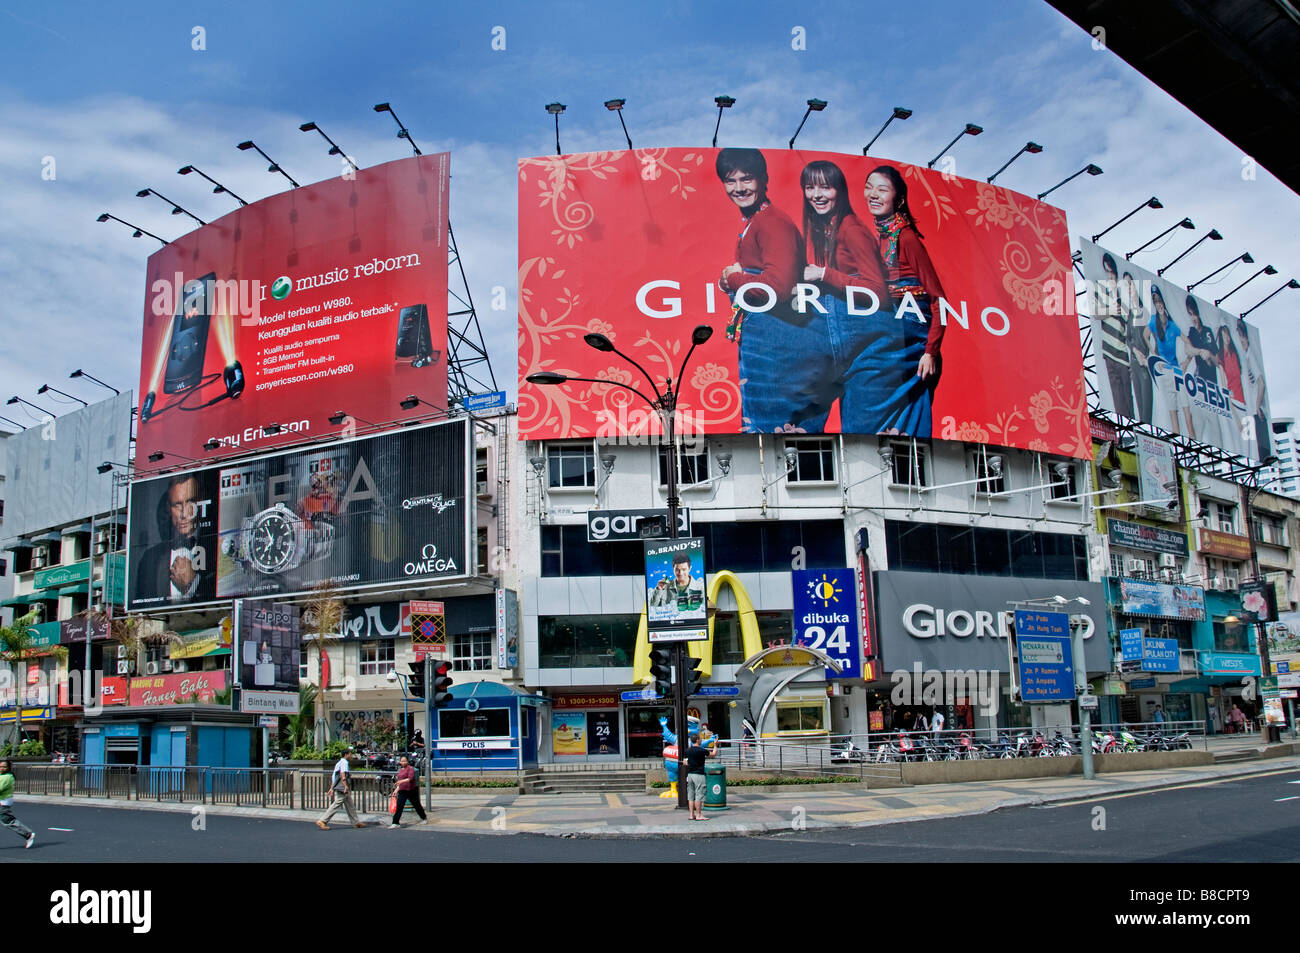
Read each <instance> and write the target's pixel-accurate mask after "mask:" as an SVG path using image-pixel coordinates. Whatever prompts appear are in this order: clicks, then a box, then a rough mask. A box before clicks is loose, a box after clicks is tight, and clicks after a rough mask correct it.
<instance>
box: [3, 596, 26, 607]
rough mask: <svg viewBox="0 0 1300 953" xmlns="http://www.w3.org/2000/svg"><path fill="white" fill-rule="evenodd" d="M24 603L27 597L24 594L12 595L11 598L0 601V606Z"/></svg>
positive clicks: (22, 604) (23, 604)
mask: <svg viewBox="0 0 1300 953" xmlns="http://www.w3.org/2000/svg"><path fill="white" fill-rule="evenodd" d="M25 605H27V597H26V596H14V597H13V598H12V599H5V600H4V601H3V602H0V607H3V606H25Z"/></svg>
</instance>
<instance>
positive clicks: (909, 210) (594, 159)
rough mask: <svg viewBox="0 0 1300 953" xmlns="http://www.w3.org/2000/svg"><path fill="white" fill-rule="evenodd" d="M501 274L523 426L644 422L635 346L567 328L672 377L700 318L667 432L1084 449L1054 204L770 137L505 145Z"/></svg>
mask: <svg viewBox="0 0 1300 953" xmlns="http://www.w3.org/2000/svg"><path fill="white" fill-rule="evenodd" d="M518 281H519V380H520V383H519V421H520V436H521V437H523V438H527V439H534V440H536V439H554V438H567V437H594V436H606V437H609V436H622V435H629V436H638V435H647V434H654V433H657V432H658V429H659V422H658V419H657V418H656V417H655V415H654V414H653V413H652V412H650V411H648V410H646V409H645V408H642V407H639V406H637V404H636V402H634V401H630V400H629V399H628V396H627V394H626V392H625V391H624V390H623V389H622V388H620V387H618V386H616V384H620V383H621V384H627V385H633V384H636V383H637V372H636V370H635V368H633V367H632V366H630V365H629V363H628V362H627V361H626V360H624V359H623V358H620V357H618V356H617V355H613V354H606V353H602V352H600V351H597V350H595V349H593V348H591V347H589V346H587V344H586V343H584V340H583V337H584V335H586V334H590V333H600V334H603V335H606V336H607V337H608V338H609V339H610V340H612V341H613V342H614V344H615V346H616V347H618V349H619V350H620V351H621V352H622V353H624V354H627V355H628V356H629V357H631V358H632V359H633V360H635V361H636V362H637V363H639V364H640V365H641V366H642V367H644V368H645V369H646V370H647V371H648V372H649V373H650V374H651V375H652V376H654V377H656V378H659V379H663V378H665V377H673V378H676V376H677V373H678V368H679V366H680V365H681V362H682V359H683V358H684V357H685V352H686V349H687V348H689V347H690V341H691V331H692V329H693V328H694V327H695V326H696V325H699V324H707V325H709V326H710V327H711V328H712V329H713V336H712V338H711V339H710V340H709V341H708V342H706V343H705V344H703V345H701V346H699V347H698V348H697V349H696V351H695V353H694V355H693V357H692V359H691V363H690V366H689V367H687V368H686V371H685V377H684V379H683V381H682V393H681V399H680V402H679V404H678V407H679V412H680V415H681V420H680V421H679V423H678V431H679V432H686V433H693V434H729V433H741V432H746V433H751V432H762V433H770V432H773V431H778V430H779V431H783V432H789V431H804V432H809V433H836V432H845V433H884V432H889V433H897V434H903V435H914V436H917V437H926V438H928V437H933V438H936V439H945V440H962V441H969V442H977V443H987V444H997V445H1002V446H1010V447H1019V448H1023V449H1030V450H1040V451H1043V452H1050V453H1054V454H1061V455H1066V456H1074V457H1087V456H1089V455H1090V447H1091V441H1090V437H1089V428H1088V408H1087V402H1086V399H1085V391H1084V380H1083V362H1082V355H1081V353H1080V348H1079V334H1078V319H1077V317H1076V316H1075V314H1074V310H1073V303H1072V302H1073V296H1074V283H1073V279H1072V277H1071V274H1070V247H1069V238H1068V234H1067V231H1066V222H1065V213H1064V212H1062V211H1061V210H1060V209H1058V208H1055V207H1053V206H1050V205H1045V204H1043V203H1042V202H1038V201H1035V200H1034V199H1032V198H1029V197H1027V196H1024V195H1021V194H1019V193H1017V192H1012V191H1009V190H1007V189H1003V188H998V187H996V186H992V185H988V184H986V183H984V182H977V181H973V180H970V179H963V178H959V177H957V176H952V175H945V174H942V173H941V172H939V171H938V170H934V171H932V170H929V169H925V168H921V167H918V166H912V165H907V164H906V163H901V162H894V161H891V160H886V159H879V158H869V157H864V156H849V155H839V154H836V153H826V152H801V151H791V150H786V149H763V150H758V149H722V150H719V149H637V150H634V151H619V152H595V153H585V154H581V155H564V156H545V157H539V158H533V159H521V160H520V162H519V274H518ZM1054 289H1055V290H1054ZM1067 299H1068V300H1067ZM539 372H550V373H560V374H564V375H568V376H570V377H583V378H591V379H594V380H597V381H600V383H578V382H572V383H567V384H562V385H558V386H556V385H534V384H530V383H528V382H527V380H526V378H527V377H528V376H529V375H531V374H536V373H539ZM606 381H608V382H609V383H605V382H606Z"/></svg>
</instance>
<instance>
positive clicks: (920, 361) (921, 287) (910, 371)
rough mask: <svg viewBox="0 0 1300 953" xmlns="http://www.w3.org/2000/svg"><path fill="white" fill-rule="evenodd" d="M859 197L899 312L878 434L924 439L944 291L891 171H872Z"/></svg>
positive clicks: (886, 167)
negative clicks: (886, 412) (886, 413)
mask: <svg viewBox="0 0 1300 953" xmlns="http://www.w3.org/2000/svg"><path fill="white" fill-rule="evenodd" d="M864 197H865V198H866V200H867V210H868V211H869V212H870V213H871V215H872V216H873V217H874V219H875V224H876V233H877V237H878V240H879V249H880V258H881V261H882V262H883V263H884V266H885V269H886V271H887V273H888V280H889V293H890V296H891V298H892V300H893V304H894V308H895V310H896V311H900V312H901V313H899V314H897V324H898V325H900V330H899V335H898V351H897V352H895V358H894V359H895V362H896V363H895V364H894V367H895V373H894V374H892V375H891V377H890V379H889V380H888V381H887V382H886V383H885V384H884V385H883V388H884V390H885V391H886V392H887V394H888V397H887V402H888V404H889V408H890V412H889V417H888V419H887V420H886V423H887V425H888V426H887V427H885V428H883V432H887V433H900V434H908V435H912V436H918V437H928V436H930V403H931V398H932V396H933V393H934V388H935V385H936V384H938V382H939V373H940V370H941V367H942V365H941V361H940V356H939V348H940V345H941V344H942V342H943V330H944V329H943V324H942V323H941V322H940V321H939V320H938V318H937V315H936V314H935V310H936V309H937V307H938V300H939V299H940V298H942V297H943V296H944V295H943V285H942V283H940V281H939V274H938V272H937V271H935V268H934V265H933V263H932V262H931V261H930V254H929V252H927V251H926V249H925V245H924V244H923V243H922V241H921V233H920V231H919V230H918V229H917V227H916V220H915V219H913V218H912V212H911V210H910V209H909V208H908V205H907V183H906V182H905V181H904V180H903V176H902V174H901V173H900V172H899V171H898V170H897V169H895V168H894V167H893V166H890V165H882V166H877V167H876V168H875V169H873V170H872V172H871V174H870V175H868V176H867V182H866V188H865V191H864ZM918 312H919V314H920V315H921V316H922V317H923V318H924V321H923V322H922V321H920V320H918V319H917V313H918Z"/></svg>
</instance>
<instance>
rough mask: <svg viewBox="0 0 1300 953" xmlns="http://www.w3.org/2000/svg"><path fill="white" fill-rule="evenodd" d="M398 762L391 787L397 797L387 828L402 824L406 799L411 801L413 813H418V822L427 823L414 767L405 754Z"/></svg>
mask: <svg viewBox="0 0 1300 953" xmlns="http://www.w3.org/2000/svg"><path fill="white" fill-rule="evenodd" d="M399 764H400V765H401V767H399V768H398V770H397V784H396V786H395V787H394V788H393V794H394V795H396V797H397V809H396V810H395V811H393V823H391V824H389V825H388V828H389V830H393V829H394V828H398V827H401V826H402V812H403V811H405V810H406V802H407V801H410V802H411V806H412V807H414V808H415V813H416V814H418V815H420V823H421V824H428V823H429V818H428V817H426V816H425V813H424V807H423V806H421V804H420V781H419V779H418V778H417V777H416V776H415V768H413V767H411V762H410V759H408V758H407V757H406V755H402V759H401V761H400V762H399Z"/></svg>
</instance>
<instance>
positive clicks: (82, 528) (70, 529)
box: [63, 523, 90, 536]
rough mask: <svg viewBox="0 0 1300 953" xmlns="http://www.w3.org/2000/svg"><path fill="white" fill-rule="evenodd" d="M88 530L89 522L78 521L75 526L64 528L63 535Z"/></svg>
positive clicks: (86, 531)
mask: <svg viewBox="0 0 1300 953" xmlns="http://www.w3.org/2000/svg"><path fill="white" fill-rule="evenodd" d="M89 532H90V524H89V523H79V524H78V525H76V526H70V527H68V528H67V529H65V530H64V531H63V535H65V536H71V535H73V534H74V533H89Z"/></svg>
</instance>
